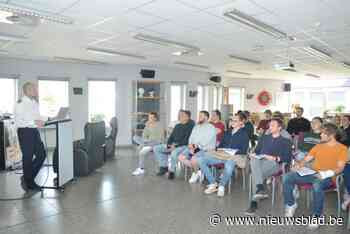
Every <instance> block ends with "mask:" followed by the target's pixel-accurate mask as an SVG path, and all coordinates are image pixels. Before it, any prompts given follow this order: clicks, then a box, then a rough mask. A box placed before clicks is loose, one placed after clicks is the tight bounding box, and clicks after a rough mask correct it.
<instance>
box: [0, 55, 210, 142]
mask: <svg viewBox="0 0 350 234" xmlns="http://www.w3.org/2000/svg"><path fill="white" fill-rule="evenodd" d="M141 68H150V69H152V67H144V66H137V65H113V66H112V65H80V64H69V63H52V62H44V61H29V60H19V59H4V58H0V71H1V72H0V73H1V74H19V75H20V78H19V87H21V85H22V84H23V83H24V82H26V81H36V80H37V78H38V77H39V76H47V77H69V78H70V96H69V102H70V108H71V118H72V120H73V137H74V139H81V138H83V135H84V134H83V127H84V124H85V123H86V122H87V121H88V93H87V90H88V79H89V78H91V79H115V80H117V94H116V95H117V102H116V113H117V117H118V119H119V126H120V127H119V137H118V142H117V144H120V145H127V144H130V142H131V117H130V114H131V112H132V81H133V80H137V79H140V75H139V72H140V69H141ZM153 69H155V70H156V79H158V80H162V81H185V82H188V84H189V88H188V90H190V89H194V88H196V84H197V82H202V83H203V82H206V81H208V78H209V74H208V73H204V72H193V71H187V70H181V69H172V68H153ZM73 87H82V88H83V89H84V91H83V95H81V96H80V95H73V93H72V88H73ZM186 103H187V108H189V109H190V110H191V111H192V112H196V103H197V101H196V99H195V98H188V100H187V101H186Z"/></svg>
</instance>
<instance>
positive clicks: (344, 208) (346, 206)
mask: <svg viewBox="0 0 350 234" xmlns="http://www.w3.org/2000/svg"><path fill="white" fill-rule="evenodd" d="M349 205H350V198H348V199H346V200H344V201H343V203H342V204H341V208H342V209H343V210H344V211H346V210H347V209H348V206H349Z"/></svg>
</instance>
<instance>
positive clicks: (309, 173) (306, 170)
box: [296, 167, 317, 176]
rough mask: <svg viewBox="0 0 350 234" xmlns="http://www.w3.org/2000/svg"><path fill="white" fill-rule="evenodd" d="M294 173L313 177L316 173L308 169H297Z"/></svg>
mask: <svg viewBox="0 0 350 234" xmlns="http://www.w3.org/2000/svg"><path fill="white" fill-rule="evenodd" d="M296 172H297V173H298V175H300V176H307V175H314V174H316V173H317V172H316V171H315V170H312V169H311V168H308V167H302V168H299V169H298V170H297V171H296Z"/></svg>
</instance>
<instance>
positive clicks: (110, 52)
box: [86, 47, 146, 59]
mask: <svg viewBox="0 0 350 234" xmlns="http://www.w3.org/2000/svg"><path fill="white" fill-rule="evenodd" d="M86 50H87V51H88V52H92V53H95V54H102V55H109V56H124V57H130V58H136V59H146V57H145V56H142V55H138V54H131V53H126V52H121V51H115V50H110V49H105V48H97V47H88V48H86Z"/></svg>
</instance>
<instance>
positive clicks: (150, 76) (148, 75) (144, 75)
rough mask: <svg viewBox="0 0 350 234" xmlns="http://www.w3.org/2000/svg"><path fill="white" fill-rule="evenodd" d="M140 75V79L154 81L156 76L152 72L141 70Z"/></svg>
mask: <svg viewBox="0 0 350 234" xmlns="http://www.w3.org/2000/svg"><path fill="white" fill-rule="evenodd" d="M140 74H141V76H142V78H145V79H154V75H155V74H156V72H155V71H154V70H146V69H141V72H140Z"/></svg>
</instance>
